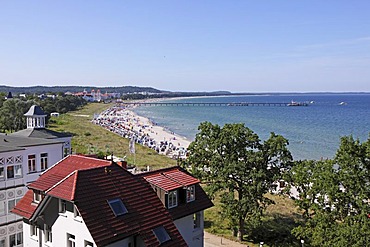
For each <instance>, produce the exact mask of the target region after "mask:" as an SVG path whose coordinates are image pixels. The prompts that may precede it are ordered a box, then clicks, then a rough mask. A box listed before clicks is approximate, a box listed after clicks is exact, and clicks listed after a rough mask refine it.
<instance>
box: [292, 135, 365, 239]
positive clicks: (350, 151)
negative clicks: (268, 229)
mask: <svg viewBox="0 0 370 247" xmlns="http://www.w3.org/2000/svg"><path fill="white" fill-rule="evenodd" d="M369 150H370V138H369V139H368V140H367V141H365V142H363V143H361V142H360V141H359V140H354V139H353V138H352V137H343V138H342V139H341V144H340V147H339V149H338V151H337V153H336V156H335V158H334V159H333V160H325V161H299V162H295V165H294V166H293V168H292V169H291V172H290V179H291V180H290V182H291V184H292V185H293V186H295V187H296V188H297V190H298V191H299V192H300V194H299V198H298V200H296V203H297V205H298V206H299V207H300V208H302V209H303V210H304V216H306V220H305V221H304V222H303V224H302V225H301V226H299V227H297V228H296V229H294V230H293V233H294V234H295V235H296V236H297V237H299V238H304V239H307V240H308V241H309V242H310V244H311V245H312V246H366V245H367V243H368V242H369V241H370V219H369V217H368V215H369V213H370V205H369V198H370V174H369V172H370V170H369V169H370V152H369Z"/></svg>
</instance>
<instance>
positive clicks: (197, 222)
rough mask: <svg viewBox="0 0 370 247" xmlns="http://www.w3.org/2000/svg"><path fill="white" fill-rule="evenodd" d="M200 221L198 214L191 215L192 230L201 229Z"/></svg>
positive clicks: (200, 217)
mask: <svg viewBox="0 0 370 247" xmlns="http://www.w3.org/2000/svg"><path fill="white" fill-rule="evenodd" d="M201 219H202V214H201V213H200V212H196V213H195V214H194V215H193V221H194V230H197V229H199V228H200V227H201Z"/></svg>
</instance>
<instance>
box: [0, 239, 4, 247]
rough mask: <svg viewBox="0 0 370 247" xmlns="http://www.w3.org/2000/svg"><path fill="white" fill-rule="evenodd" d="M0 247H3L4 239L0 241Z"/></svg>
mask: <svg viewBox="0 0 370 247" xmlns="http://www.w3.org/2000/svg"><path fill="white" fill-rule="evenodd" d="M0 247H5V239H4V238H2V239H0Z"/></svg>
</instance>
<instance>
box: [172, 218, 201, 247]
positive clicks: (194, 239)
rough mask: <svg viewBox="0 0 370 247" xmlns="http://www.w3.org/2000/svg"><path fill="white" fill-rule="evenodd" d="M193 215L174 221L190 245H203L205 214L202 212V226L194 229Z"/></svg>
mask: <svg viewBox="0 0 370 247" xmlns="http://www.w3.org/2000/svg"><path fill="white" fill-rule="evenodd" d="M193 217H194V216H193V215H188V216H186V217H183V218H180V219H177V220H175V221H174V223H175V225H176V227H177V229H178V230H179V232H180V233H181V235H182V237H183V238H184V240H185V241H186V243H187V244H188V246H194V247H203V237H204V233H203V230H204V214H203V211H201V212H200V227H199V228H196V229H194V219H193Z"/></svg>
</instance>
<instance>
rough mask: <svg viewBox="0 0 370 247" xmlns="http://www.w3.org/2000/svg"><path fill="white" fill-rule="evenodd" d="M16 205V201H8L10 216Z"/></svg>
mask: <svg viewBox="0 0 370 247" xmlns="http://www.w3.org/2000/svg"><path fill="white" fill-rule="evenodd" d="M15 203H16V201H15V199H12V200H9V201H8V214H10V211H11V210H12V209H13V208H14V206H15Z"/></svg>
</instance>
